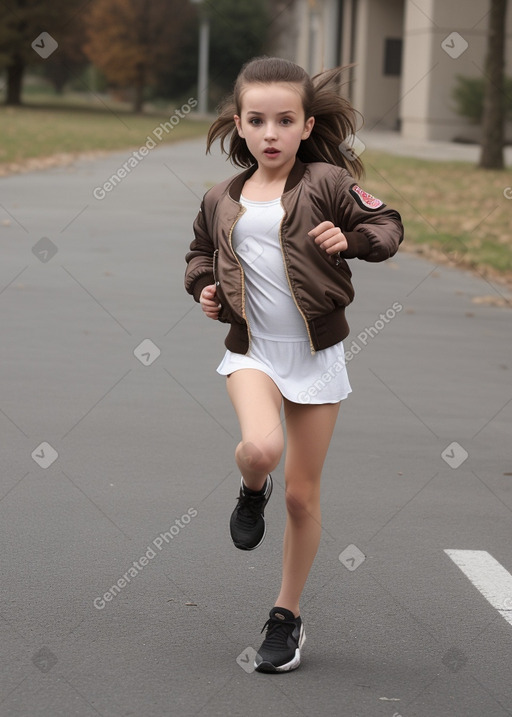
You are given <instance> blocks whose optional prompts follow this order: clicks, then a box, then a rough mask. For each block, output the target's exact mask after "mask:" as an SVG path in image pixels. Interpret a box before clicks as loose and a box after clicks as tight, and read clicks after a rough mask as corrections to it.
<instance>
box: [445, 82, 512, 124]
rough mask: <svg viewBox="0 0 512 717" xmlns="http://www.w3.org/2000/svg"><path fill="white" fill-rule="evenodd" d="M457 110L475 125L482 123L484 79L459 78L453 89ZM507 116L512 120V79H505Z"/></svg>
mask: <svg viewBox="0 0 512 717" xmlns="http://www.w3.org/2000/svg"><path fill="white" fill-rule="evenodd" d="M453 98H454V100H455V110H456V112H457V114H459V115H462V116H463V117H467V118H468V119H469V120H470V121H471V122H473V123H474V124H479V123H480V122H481V121H482V115H483V109H484V78H483V77H463V76H462V75H458V76H457V80H456V84H455V87H454V88H453ZM505 115H506V117H507V118H508V119H512V77H506V78H505Z"/></svg>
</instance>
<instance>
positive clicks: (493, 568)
mask: <svg viewBox="0 0 512 717" xmlns="http://www.w3.org/2000/svg"><path fill="white" fill-rule="evenodd" d="M444 552H445V553H446V554H447V555H448V556H449V557H450V558H451V559H452V560H453V562H454V563H455V564H456V565H457V566H458V567H459V568H460V569H461V570H462V572H463V573H464V574H465V575H466V577H467V578H469V580H471V582H472V583H473V585H474V586H475V587H476V588H477V589H478V590H479V591H480V592H481V593H482V595H483V596H484V598H485V599H486V600H488V601H489V602H490V603H491V605H492V606H493V607H494V608H496V610H497V611H498V612H499V613H500V615H502V616H503V617H504V618H505V620H506V621H507V622H509V623H510V624H511V625H512V575H511V574H510V573H509V572H508V570H505V568H504V567H503V565H501V563H498V561H497V560H496V559H495V558H493V557H492V555H490V553H488V552H487V551H486V550H445V551H444Z"/></svg>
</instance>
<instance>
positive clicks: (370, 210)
mask: <svg viewBox="0 0 512 717" xmlns="http://www.w3.org/2000/svg"><path fill="white" fill-rule="evenodd" d="M340 192H341V198H340V202H339V210H340V220H339V227H340V229H341V230H342V232H343V233H344V235H345V237H346V239H347V242H348V247H347V249H346V250H345V251H342V252H341V256H342V257H343V258H344V259H355V258H357V259H363V260H364V261H372V262H377V261H385V260H386V259H389V257H391V256H393V255H394V254H395V253H396V252H397V251H398V247H399V246H400V244H401V242H402V240H403V237H404V228H403V225H402V219H401V217H400V214H399V213H398V212H397V211H395V210H394V209H390V208H389V207H387V206H386V205H385V204H384V203H383V202H382V201H381V200H380V199H377V198H376V197H373V196H372V195H371V194H368V193H367V192H365V191H364V190H363V189H361V187H360V186H359V185H358V184H357V183H356V181H355V180H354V179H353V177H351V176H350V175H349V174H346V175H345V176H343V177H342V181H341V184H340Z"/></svg>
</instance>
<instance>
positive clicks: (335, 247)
mask: <svg viewBox="0 0 512 717" xmlns="http://www.w3.org/2000/svg"><path fill="white" fill-rule="evenodd" d="M308 236H310V237H313V238H314V240H315V244H318V246H320V247H321V248H322V249H323V250H324V251H326V252H327V254H336V253H337V252H339V251H345V249H347V248H348V242H347V240H346V239H345V235H344V234H343V232H342V231H341V229H340V228H339V227H335V226H334V224H333V223H332V222H320V224H319V225H318V226H316V227H315V228H314V229H312V230H311V231H310V232H308Z"/></svg>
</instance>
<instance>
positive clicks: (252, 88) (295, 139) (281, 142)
mask: <svg viewBox="0 0 512 717" xmlns="http://www.w3.org/2000/svg"><path fill="white" fill-rule="evenodd" d="M241 105H242V108H241V113H240V116H239V115H235V116H234V119H235V124H236V127H237V130H238V134H239V135H240V137H243V138H244V139H245V141H246V143H247V147H248V148H249V151H250V153H251V154H252V156H253V157H254V158H255V159H256V161H257V162H258V167H262V168H265V169H269V170H271V171H272V170H279V173H281V172H282V171H283V170H288V171H289V170H290V169H291V168H292V166H293V164H294V162H295V156H296V154H297V150H298V149H299V145H300V143H301V140H303V139H307V138H308V137H309V135H310V134H311V130H312V129H313V125H314V123H315V119H314V117H309V118H308V119H307V120H306V118H305V116H304V108H303V105H302V97H301V94H300V87H299V86H297V87H295V85H290V84H288V83H286V82H272V83H271V84H260V83H252V84H249V85H247V86H246V87H245V88H244V90H243V91H242V96H241Z"/></svg>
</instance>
